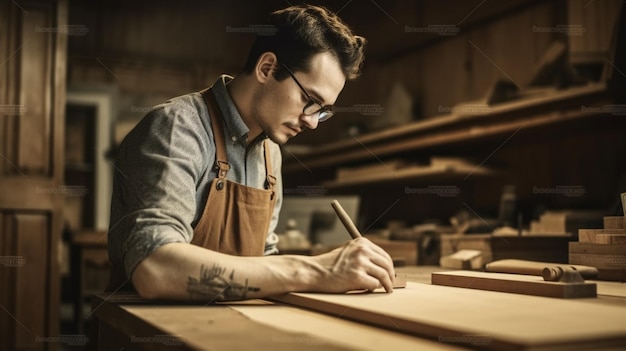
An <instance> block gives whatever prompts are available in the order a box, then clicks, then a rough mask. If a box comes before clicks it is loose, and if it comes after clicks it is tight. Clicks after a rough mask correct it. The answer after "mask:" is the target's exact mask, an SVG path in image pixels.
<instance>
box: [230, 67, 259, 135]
mask: <svg viewBox="0 0 626 351" xmlns="http://www.w3.org/2000/svg"><path fill="white" fill-rule="evenodd" d="M249 79H251V78H250V77H249V76H247V75H245V74H240V75H237V76H236V77H235V78H233V80H231V81H230V82H229V83H228V84H227V85H226V89H227V90H228V92H229V94H230V97H231V99H232V100H233V103H234V104H235V107H237V111H239V114H240V115H241V118H242V119H243V122H244V123H245V124H246V126H247V127H248V129H250V131H249V132H248V138H247V140H246V143H247V144H249V143H250V142H251V141H252V140H254V139H256V138H257V137H258V136H259V135H260V134H261V132H262V130H261V127H260V126H259V124H258V123H257V122H256V120H255V119H254V109H253V104H254V89H250V87H251V86H252V85H253V84H254V83H253V82H248V80H249Z"/></svg>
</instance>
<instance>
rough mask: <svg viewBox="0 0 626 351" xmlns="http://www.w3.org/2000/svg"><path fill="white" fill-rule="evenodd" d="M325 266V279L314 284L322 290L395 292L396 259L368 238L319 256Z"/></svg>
mask: <svg viewBox="0 0 626 351" xmlns="http://www.w3.org/2000/svg"><path fill="white" fill-rule="evenodd" d="M314 260H315V261H316V262H317V263H318V264H319V265H320V266H321V267H322V269H323V270H324V273H323V274H322V276H321V280H320V281H319V282H318V283H317V284H315V285H314V286H313V289H314V290H315V291H318V292H335V293H341V292H346V291H349V290H361V289H367V290H370V291H372V290H374V289H377V288H380V287H384V288H385V291H387V292H392V291H393V283H392V282H393V277H394V276H395V271H394V269H393V261H392V260H391V257H390V256H389V254H387V252H385V250H383V249H382V248H380V247H379V246H377V245H375V244H374V243H372V242H371V241H370V240H368V239H366V238H357V239H354V240H352V241H350V242H348V243H347V244H346V245H344V246H342V247H340V248H337V249H335V250H333V251H331V252H328V253H325V254H322V255H319V256H315V257H314Z"/></svg>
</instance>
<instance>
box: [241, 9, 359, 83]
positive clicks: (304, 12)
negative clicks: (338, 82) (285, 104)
mask: <svg viewBox="0 0 626 351" xmlns="http://www.w3.org/2000/svg"><path fill="white" fill-rule="evenodd" d="M269 25H270V26H271V29H272V30H271V31H270V32H269V33H265V35H264V34H262V33H259V34H257V37H256V40H255V41H254V44H253V45H252V48H251V49H250V53H249V54H248V59H247V61H246V64H245V66H244V68H243V71H244V72H246V73H251V72H252V71H253V70H254V66H255V65H256V62H257V60H258V59H259V57H260V56H261V55H262V54H263V53H265V52H273V53H274V54H276V56H277V57H278V60H279V61H280V62H281V63H283V64H284V65H286V66H287V67H289V68H290V69H291V70H292V71H304V72H308V70H309V63H310V59H311V57H313V56H314V55H316V54H319V53H322V52H330V53H331V54H333V55H334V56H335V57H336V58H337V59H338V60H339V64H340V65H341V69H342V71H343V73H344V75H345V76H346V79H348V80H350V79H354V78H356V77H358V76H359V74H360V73H361V67H362V65H363V59H364V52H365V44H366V40H365V38H363V37H361V36H358V35H354V34H353V33H352V31H351V30H350V28H349V27H348V26H347V25H346V24H345V23H343V21H342V20H341V19H340V18H339V17H338V16H337V15H336V14H334V13H333V12H331V11H329V10H327V9H326V8H324V7H319V6H313V5H297V6H291V7H288V8H285V9H282V10H278V11H276V12H273V13H272V14H271V15H270V20H269ZM266 29H267V28H266ZM274 77H275V78H276V79H277V80H282V79H285V78H286V77H288V74H287V72H286V71H285V70H284V69H283V68H282V66H280V65H279V66H278V67H277V68H276V71H275V73H274Z"/></svg>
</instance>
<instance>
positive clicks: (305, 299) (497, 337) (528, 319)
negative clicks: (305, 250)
mask: <svg viewBox="0 0 626 351" xmlns="http://www.w3.org/2000/svg"><path fill="white" fill-rule="evenodd" d="M274 300H276V301H281V302H284V303H288V304H293V305H297V306H300V307H305V308H310V309H313V310H316V311H320V312H324V313H328V314H331V315H334V316H337V317H340V318H347V319H353V320H357V321H361V322H364V323H369V324H374V325H377V326H379V327H383V328H388V329H391V330H396V331H401V332H406V333H410V334H414V335H418V336H424V337H429V338H433V339H436V340H438V341H440V342H445V341H446V340H456V341H457V342H465V343H464V344H459V346H466V347H473V348H483V349H485V348H488V349H495V350H512V349H515V350H532V349H545V348H551V349H562V350H572V349H576V348H584V347H588V348H589V349H594V347H597V346H615V347H625V346H626V307H623V306H615V305H611V306H609V305H603V304H594V303H590V302H588V301H584V300H560V299H548V298H544V297H536V296H523V295H518V294H506V293H499V292H492V291H482V290H473V289H458V288H452V287H446V286H436V285H428V284H419V283H412V282H409V283H407V287H406V288H405V289H398V290H394V292H393V294H385V293H370V294H367V293H365V294H340V295H337V294H314V293H291V294H285V295H280V296H277V297H275V298H274Z"/></svg>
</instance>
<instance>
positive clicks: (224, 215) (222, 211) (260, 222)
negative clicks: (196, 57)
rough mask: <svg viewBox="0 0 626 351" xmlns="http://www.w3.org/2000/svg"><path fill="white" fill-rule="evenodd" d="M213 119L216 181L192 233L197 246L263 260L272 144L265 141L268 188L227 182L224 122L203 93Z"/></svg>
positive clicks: (270, 191)
mask: <svg viewBox="0 0 626 351" xmlns="http://www.w3.org/2000/svg"><path fill="white" fill-rule="evenodd" d="M202 96H203V97H204V101H205V102H206V105H207V107H208V109H209V115H210V116H211V127H212V128H213V136H214V139H215V148H216V159H217V161H216V167H217V168H218V172H217V177H216V178H215V179H213V182H212V183H211V188H210V190H209V196H208V199H207V201H206V205H205V206H204V212H202V217H200V221H199V222H198V224H197V225H196V227H195V229H194V231H193V240H191V243H192V244H194V245H198V246H202V247H204V248H207V249H209V250H214V251H218V252H221V253H225V254H229V255H237V256H262V255H263V252H264V250H265V238H266V236H267V232H268V229H269V225H270V220H271V219H272V212H273V210H274V204H275V203H276V196H275V194H274V186H275V185H276V177H274V175H273V174H272V161H271V157H270V141H269V139H265V140H264V141H263V150H264V153H265V174H266V181H265V185H266V188H267V189H258V188H253V187H249V186H245V185H242V184H238V183H235V182H230V181H228V180H226V174H227V173H228V170H229V169H230V166H229V164H228V160H227V159H226V144H225V143H224V128H223V118H222V115H221V113H220V110H219V107H218V106H217V102H216V101H215V97H214V95H213V93H212V92H211V89H207V90H204V91H203V92H202Z"/></svg>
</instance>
